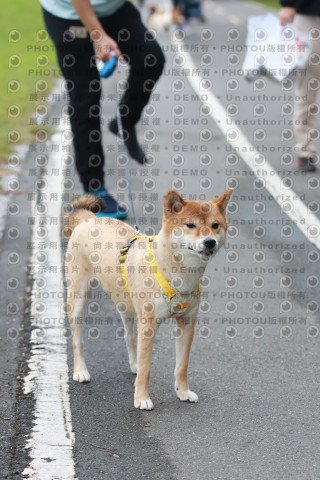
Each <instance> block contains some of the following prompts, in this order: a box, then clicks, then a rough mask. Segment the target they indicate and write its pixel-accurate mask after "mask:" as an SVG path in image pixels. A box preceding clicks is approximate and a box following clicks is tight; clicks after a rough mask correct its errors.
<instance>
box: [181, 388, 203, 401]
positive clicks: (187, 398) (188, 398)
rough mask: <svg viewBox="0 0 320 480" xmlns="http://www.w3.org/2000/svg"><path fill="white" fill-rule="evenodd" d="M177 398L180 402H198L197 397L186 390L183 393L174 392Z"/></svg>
mask: <svg viewBox="0 0 320 480" xmlns="http://www.w3.org/2000/svg"><path fill="white" fill-rule="evenodd" d="M176 392H177V395H178V398H179V399H180V400H181V401H182V402H192V403H197V402H198V401H199V398H198V395H197V394H196V393H194V392H191V390H186V391H184V392H182V391H181V392H180V391H179V390H176Z"/></svg>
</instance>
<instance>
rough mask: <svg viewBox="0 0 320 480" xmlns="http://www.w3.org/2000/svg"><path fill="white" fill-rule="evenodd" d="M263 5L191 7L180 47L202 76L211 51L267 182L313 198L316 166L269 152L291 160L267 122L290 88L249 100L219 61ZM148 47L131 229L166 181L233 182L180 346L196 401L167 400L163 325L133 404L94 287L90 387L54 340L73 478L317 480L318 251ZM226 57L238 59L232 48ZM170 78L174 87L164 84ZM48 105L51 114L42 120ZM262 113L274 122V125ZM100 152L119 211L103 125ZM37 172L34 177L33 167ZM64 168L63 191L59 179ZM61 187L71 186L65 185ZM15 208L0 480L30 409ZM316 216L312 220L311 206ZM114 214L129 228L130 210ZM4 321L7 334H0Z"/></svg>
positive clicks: (194, 190) (117, 332) (117, 328)
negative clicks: (154, 64) (303, 167)
mask: <svg viewBox="0 0 320 480" xmlns="http://www.w3.org/2000/svg"><path fill="white" fill-rule="evenodd" d="M262 11H263V9H262V7H260V6H259V5H256V4H251V3H240V2H231V1H230V2H229V1H228V2H227V1H224V2H214V3H206V4H205V14H206V18H207V23H206V24H205V25H202V24H199V23H197V22H193V23H192V26H191V28H190V31H188V32H187V34H186V37H185V39H184V44H185V45H187V46H188V45H189V46H190V47H189V53H191V56H192V59H193V62H194V63H195V65H196V66H200V67H201V57H202V55H203V54H207V53H209V54H211V55H212V57H213V64H212V65H211V66H210V68H209V75H208V77H207V78H209V79H210V80H211V82H212V87H211V90H212V92H213V93H214V94H215V95H216V97H217V98H218V99H219V101H220V102H221V104H222V105H223V106H224V108H225V109H228V108H229V109H230V108H231V109H233V108H234V106H235V108H236V109H237V114H236V115H235V117H234V118H236V119H237V120H239V125H240V128H241V130H242V131H243V132H244V133H245V135H246V136H247V137H248V139H249V141H250V142H251V143H252V144H253V145H254V146H255V147H257V146H259V145H263V147H264V152H263V153H264V155H265V158H266V160H267V161H268V162H269V164H271V166H272V167H273V168H274V169H275V170H276V171H277V172H278V175H279V177H280V180H281V179H284V178H287V179H288V178H289V179H291V180H292V182H291V183H290V185H292V190H293V191H294V192H295V193H296V194H297V196H298V197H299V198H300V199H301V200H302V201H303V202H304V203H305V204H310V202H319V197H320V194H319V188H315V187H314V185H316V182H317V181H318V179H319V173H316V174H308V175H302V174H297V172H296V169H295V162H294V157H293V159H292V160H291V158H290V156H289V157H286V158H285V157H282V158H281V155H282V154H283V152H282V151H280V149H281V148H283V147H284V146H285V148H286V149H287V152H286V153H287V154H288V153H289V154H290V152H291V150H290V149H292V147H293V143H294V141H293V139H292V140H290V141H286V142H285V145H284V142H283V141H282V137H281V131H282V129H283V128H286V126H287V125H286V123H285V120H287V119H290V116H289V117H284V116H281V111H282V108H283V105H285V104H288V103H289V104H290V103H291V102H290V100H288V97H285V95H289V92H286V93H284V92H283V91H281V88H280V86H279V85H278V84H276V83H273V82H266V87H265V90H264V92H263V94H264V95H265V97H264V99H262V100H261V99H260V98H258V95H259V94H258V93H257V92H255V91H254V87H253V85H252V84H247V83H245V81H244V80H243V79H242V77H241V76H240V75H238V74H237V72H235V71H234V70H235V69H234V67H230V68H229V67H226V65H228V55H230V54H233V53H234V50H233V48H234V47H233V46H234V45H235V42H234V40H233V39H232V36H233V33H232V32H234V31H236V32H238V33H236V35H238V36H239V37H238V40H237V45H242V44H244V42H245V26H246V18H247V16H248V15H254V14H259V13H260V12H262ZM204 29H206V30H209V34H208V35H209V37H210V35H211V34H212V39H211V40H210V41H206V40H205V39H204V36H203V31H204ZM210 32H211V34H210ZM230 32H231V35H230ZM159 41H160V43H161V44H162V46H163V48H164V51H165V54H166V59H167V60H166V67H165V72H164V75H163V76H162V78H161V80H160V82H159V84H158V86H157V89H156V91H155V93H154V95H153V97H152V102H151V107H149V108H148V109H147V110H146V114H145V116H144V117H143V119H142V121H141V124H140V126H139V135H140V139H141V141H142V142H143V143H144V147H145V148H146V150H148V151H149V152H150V153H151V154H153V155H154V164H153V165H152V166H149V167H145V168H141V167H139V166H137V164H135V163H134V161H130V163H129V172H130V177H131V189H132V192H133V194H134V205H135V210H136V215H137V220H138V224H139V226H140V228H141V229H142V230H144V231H145V232H146V233H148V234H149V233H153V230H154V231H155V232H157V231H158V229H159V228H160V224H161V216H162V210H161V209H162V199H163V196H164V194H165V193H166V192H167V190H169V189H170V188H176V189H177V190H179V192H180V193H181V194H184V195H186V198H191V196H193V198H203V197H202V196H205V198H213V197H215V196H216V195H219V194H221V193H223V191H224V190H225V189H226V188H228V187H229V186H234V187H235V192H234V196H233V199H232V203H231V205H230V208H229V213H228V218H229V225H230V237H229V240H228V242H227V244H226V248H225V249H223V250H222V251H221V252H220V253H219V255H218V256H217V257H216V258H215V260H214V262H213V263H212V264H211V265H210V267H209V268H208V270H207V272H206V273H207V276H208V281H207V285H206V287H205V288H204V293H203V301H202V305H201V313H200V315H199V321H198V325H197V330H196V336H195V340H194V344H193V347H192V355H191V360H190V374H189V377H190V385H191V387H192V389H193V390H194V391H195V392H196V393H197V394H198V395H199V403H198V404H186V403H182V402H179V400H178V399H177V397H176V394H175V392H174V388H173V385H174V377H173V370H174V361H175V345H174V338H172V337H173V334H172V332H173V328H174V322H173V321H170V322H168V323H166V324H165V325H162V326H161V328H160V329H159V331H158V333H157V337H156V340H155V344H154V352H153V363H152V372H151V382H150V392H151V397H152V399H153V403H154V406H155V408H154V410H153V411H152V412H142V411H138V410H135V409H134V407H133V384H134V375H133V374H131V373H130V368H129V364H128V360H127V352H126V349H125V344H124V341H123V338H121V326H122V324H121V321H120V317H119V315H118V313H117V309H116V307H115V305H114V304H113V303H112V302H111V301H110V300H109V299H108V298H105V296H104V295H103V293H102V292H100V291H99V292H97V291H95V292H94V294H93V298H92V300H91V302H96V303H98V304H99V307H100V311H99V312H98V313H94V311H95V308H94V306H91V307H90V304H89V306H88V309H89V310H88V324H87V325H86V328H85V333H84V335H85V344H86V347H85V349H86V360H87V365H88V369H89V371H90V374H91V383H90V384H77V383H74V382H73V381H72V376H71V372H72V348H71V340H69V343H68V364H69V371H70V403H71V414H72V428H73V432H74V434H75V444H74V447H73V458H74V462H75V472H76V478H77V479H78V480H85V479H87V478H90V479H92V480H102V479H106V478H108V479H109V478H110V479H116V480H118V479H119V480H120V479H133V478H137V479H140V478H143V479H148V480H149V479H150V480H151V479H157V478H161V479H166V480H167V479H172V480H204V479H210V480H218V479H223V480H235V479H237V480H238V479H239V480H258V479H259V480H260V479H266V480H270V479H272V480H279V479H281V480H286V479H292V478H299V479H301V480H317V479H318V478H319V476H320V468H319V467H320V465H319V453H320V452H319V444H320V442H319V440H320V438H319V437H320V434H319V413H318V402H317V398H318V392H319V380H318V378H319V377H318V373H319V355H318V352H319V338H320V337H319V329H320V325H319V311H318V310H317V303H316V302H318V303H320V298H319V286H318V280H319V278H318V277H319V258H320V257H319V251H318V250H317V248H316V247H315V246H314V244H312V243H311V242H310V241H309V240H308V238H306V236H305V235H304V234H303V233H302V231H301V230H300V229H299V228H297V226H296V225H295V223H294V222H293V220H292V219H291V218H289V217H288V215H286V213H284V211H283V208H281V207H280V205H279V203H277V202H276V201H275V200H274V198H272V195H271V193H270V192H269V191H268V190H267V189H266V188H264V187H263V184H261V182H258V181H257V180H256V178H255V176H254V175H252V172H251V171H250V168H249V167H248V166H247V164H246V163H245V161H244V160H243V158H242V157H241V155H240V153H239V152H238V153H235V152H234V151H233V150H232V148H231V147H230V144H228V143H227V142H226V139H225V137H224V135H223V134H222V133H221V130H220V127H219V119H217V121H216V122H214V121H213V119H212V118H211V116H209V115H200V112H201V111H202V110H201V109H202V108H203V106H202V102H201V98H202V96H201V95H200V94H199V95H198V96H196V94H195V92H194V90H193V89H192V86H191V85H190V83H189V81H188V77H187V76H181V75H178V71H179V69H178V68H176V61H177V59H176V55H177V51H175V48H174V47H173V46H170V45H172V33H170V34H161V35H160V37H159ZM194 45H196V46H197V45H198V47H194ZM207 45H208V50H207V49H206V46H207ZM236 53H237V54H238V55H239V62H240V63H239V65H241V62H242V59H243V56H244V49H238V50H237V52H236ZM225 70H227V72H225ZM200 73H201V75H202V76H203V77H204V78H206V69H202V68H200ZM123 77H124V68H123V67H122V68H120V69H119V70H118V71H117V72H116V73H115V74H114V76H113V77H111V78H110V79H109V80H106V81H105V83H104V87H105V101H104V103H103V116H104V124H105V125H106V124H107V122H108V121H109V119H111V118H112V117H113V116H114V113H115V101H114V100H115V99H114V96H115V95H114V92H115V90H116V84H117V82H118V81H119V80H120V79H122V78H123ZM179 80H180V81H182V84H181V85H179V84H177V83H176V82H177V81H179ZM228 81H229V82H230V81H236V82H238V84H237V88H236V91H231V90H230V83H229V84H228ZM291 95H292V92H291ZM273 97H275V98H277V101H274V100H272V99H273ZM203 98H205V97H203ZM257 104H258V105H259V104H263V105H264V106H265V108H266V114H265V116H264V118H265V119H266V120H268V121H269V123H268V124H265V125H263V129H264V130H265V139H264V140H263V141H262V142H259V140H258V139H257V137H256V136H255V131H256V130H257V129H260V124H259V122H258V121H257V120H258V117H257V116H255V115H254V109H255V108H257V107H256V106H257ZM230 105H231V107H230ZM61 106H62V105H61V104H58V105H55V106H54V108H53V111H52V113H51V115H52V117H54V116H55V115H57V112H60V111H61ZM248 119H249V120H253V121H252V122H248ZM273 119H277V120H279V119H280V121H282V123H280V125H279V124H277V125H274V124H273V122H272V121H271V120H273ZM254 120H256V122H255V121H254ZM204 129H207V130H210V132H211V134H212V138H211V140H210V141H205V138H204V137H203V130H204ZM177 131H180V133H177ZM181 132H182V133H181ZM181 135H182V137H183V139H182V140H181ZM104 145H105V150H106V151H107V152H108V153H107V165H106V173H107V174H108V176H107V186H108V188H109V189H110V190H111V192H112V193H114V194H115V195H116V196H118V198H119V200H123V201H125V202H127V201H128V191H127V190H125V189H122V185H123V178H124V176H125V175H124V170H123V167H121V166H120V165H117V152H116V151H115V150H114V146H115V145H117V147H118V146H119V145H118V144H116V142H115V138H114V137H112V136H111V135H110V134H109V133H108V132H107V129H106V133H105V138H104ZM275 149H276V150H275ZM33 165H34V158H33V155H32V152H30V153H29V155H28V156H27V158H26V163H25V165H24V166H23V169H24V173H25V175H23V176H22V178H21V188H23V189H25V190H32V189H33V185H34V177H33V176H32V174H34V173H35V172H32V171H31V175H28V169H29V168H32V166H33ZM29 173H30V170H29ZM37 173H38V174H39V175H41V171H37ZM70 175H71V177H72V179H73V180H74V181H76V182H78V181H77V178H76V177H74V175H73V172H71V174H70ZM150 179H151V180H152V181H150ZM208 180H209V183H208ZM286 182H288V180H286ZM281 185H284V186H285V185H286V184H281ZM76 190H77V192H80V186H79V183H76ZM280 191H281V189H280ZM194 196H195V197H194ZM25 199H26V196H23V195H20V196H17V195H16V196H12V197H11V198H10V202H11V203H19V205H20V208H21V210H20V213H19V215H17V216H16V217H14V218H13V217H12V215H11V216H8V218H7V224H6V231H7V232H8V231H9V229H10V227H11V226H18V227H19V229H20V231H21V232H22V233H21V236H20V237H19V239H17V240H12V239H11V238H10V236H8V233H6V235H5V236H4V239H3V241H2V243H3V247H2V248H3V250H2V253H1V263H2V274H1V281H2V282H3V283H2V290H3V291H4V290H5V292H6V294H5V295H4V296H2V299H1V302H2V303H1V310H2V318H3V319H5V318H7V320H6V321H5V320H4V321H2V322H1V337H2V341H1V342H2V344H3V348H2V351H1V355H2V358H3V361H2V362H1V371H2V374H4V376H3V379H4V381H3V383H2V390H1V393H2V397H3V396H5V403H2V407H1V408H2V410H1V422H2V426H3V430H2V432H3V433H2V437H3V440H4V442H5V443H4V449H3V456H2V457H0V463H1V465H3V467H2V468H1V471H2V472H3V473H2V476H3V478H10V479H11V478H21V477H22V471H23V470H24V468H25V467H26V466H27V464H28V457H27V455H26V453H25V450H24V448H23V447H24V445H25V441H26V438H28V436H30V427H31V423H32V420H33V409H34V406H33V397H32V395H24V394H23V392H22V389H21V385H20V384H21V381H20V378H22V377H23V376H25V375H26V373H27V367H26V363H25V359H26V358H28V356H29V351H30V349H29V343H28V342H29V329H30V323H29V320H28V309H26V308H25V305H24V301H25V296H26V295H25V293H26V289H27V285H28V284H29V287H30V284H31V283H32V281H31V280H32V279H29V278H28V276H27V263H28V257H29V254H28V252H29V251H28V248H27V246H28V242H29V241H30V222H28V221H27V219H28V218H30V217H31V216H32V212H31V206H30V202H26V201H25ZM315 214H316V215H317V216H318V218H319V212H317V211H315ZM128 221H129V222H130V223H133V218H132V212H131V213H130V218H129V219H128ZM13 242H15V243H13ZM12 251H17V252H18V253H20V255H21V257H20V262H19V263H18V264H17V265H18V266H12V265H11V264H10V262H9V261H8V255H9V254H10V253H12ZM14 269H15V270H14ZM11 277H15V278H18V279H19V281H20V282H19V286H18V287H17V288H16V289H15V290H14V291H13V292H11V290H10V289H8V287H7V286H6V285H7V280H8V279H9V278H11ZM9 303H17V304H18V307H19V308H18V312H17V313H16V314H15V315H11V316H10V315H6V311H7V307H8V304H9ZM25 311H26V313H25V314H24V312H25ZM13 321H15V326H17V330H16V331H12V332H11V333H10V332H9V328H11V326H12V322H13ZM9 322H10V323H9ZM19 328H20V329H21V330H19ZM8 332H9V333H8ZM17 332H18V333H17ZM10 334H11V336H12V338H10ZM13 337H15V338H13ZM4 349H5V350H4ZM19 377H20V378H19ZM48 388H50V387H49V386H48ZM6 418H8V419H9V420H5V419H6ZM48 456H49V452H48ZM8 459H9V460H10V461H9V462H8ZM29 478H32V477H29ZM52 478H61V477H52ZM41 480H43V479H41Z"/></svg>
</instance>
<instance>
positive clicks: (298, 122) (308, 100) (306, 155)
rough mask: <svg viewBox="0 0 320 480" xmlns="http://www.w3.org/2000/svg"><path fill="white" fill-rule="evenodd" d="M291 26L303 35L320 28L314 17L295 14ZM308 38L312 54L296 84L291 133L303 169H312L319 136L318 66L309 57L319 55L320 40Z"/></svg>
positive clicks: (319, 74)
mask: <svg viewBox="0 0 320 480" xmlns="http://www.w3.org/2000/svg"><path fill="white" fill-rule="evenodd" d="M294 26H295V27H296V28H297V29H298V30H301V31H303V32H311V31H312V29H319V28H320V21H319V19H318V18H317V17H315V16H309V15H296V17H295V21H294ZM309 39H310V41H311V46H312V51H311V54H310V56H309V60H308V64H307V67H306V69H305V71H303V72H301V75H299V77H298V79H297V81H296V89H295V98H296V99H295V110H294V131H295V135H296V140H297V145H296V151H297V153H298V156H299V160H298V165H299V166H300V167H302V168H303V169H307V170H308V169H309V170H313V169H314V168H315V163H316V161H315V159H316V156H317V155H316V153H317V149H316V146H315V144H314V140H315V139H318V137H319V132H318V131H317V130H316V125H317V117H318V115H319V111H318V110H319V109H318V106H317V105H316V100H317V94H318V91H319V87H320V65H319V63H318V61H317V59H315V61H313V59H314V57H313V55H314V54H317V55H320V40H319V39H317V40H313V41H312V40H311V39H312V35H309ZM317 58H318V57H317Z"/></svg>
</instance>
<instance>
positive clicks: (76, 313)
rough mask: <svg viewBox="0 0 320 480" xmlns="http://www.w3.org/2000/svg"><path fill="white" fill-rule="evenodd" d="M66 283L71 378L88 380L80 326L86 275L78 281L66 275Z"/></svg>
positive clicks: (83, 307)
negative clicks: (71, 358) (70, 330)
mask: <svg viewBox="0 0 320 480" xmlns="http://www.w3.org/2000/svg"><path fill="white" fill-rule="evenodd" d="M66 278H67V281H68V283H69V284H70V285H68V300H67V312H68V319H69V323H70V327H71V329H72V332H73V380H75V381H77V382H80V383H82V382H89V381H90V374H89V372H88V369H87V366H86V362H85V359H84V353H83V339H82V326H83V323H84V320H85V313H86V312H85V310H86V305H87V300H88V297H89V294H90V288H89V285H88V277H86V278H82V281H81V282H79V280H78V278H76V277H73V278H71V277H69V278H68V275H66Z"/></svg>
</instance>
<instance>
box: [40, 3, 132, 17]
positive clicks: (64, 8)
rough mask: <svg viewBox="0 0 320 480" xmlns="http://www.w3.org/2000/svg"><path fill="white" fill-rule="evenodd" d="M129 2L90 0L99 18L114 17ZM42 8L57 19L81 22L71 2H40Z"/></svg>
mask: <svg viewBox="0 0 320 480" xmlns="http://www.w3.org/2000/svg"><path fill="white" fill-rule="evenodd" d="M126 1H127V0H90V3H91V5H92V8H93V10H94V12H95V14H96V15H97V17H107V16H108V15H112V14H113V13H114V12H116V11H117V10H118V8H120V7H122V5H124V4H125V3H126ZM40 3H41V6H42V7H43V8H44V9H45V10H47V12H49V13H52V15H55V16H56V17H60V18H66V19H68V20H79V15H78V14H77V12H76V11H75V9H74V6H73V5H72V3H71V1H70V0H40Z"/></svg>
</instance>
